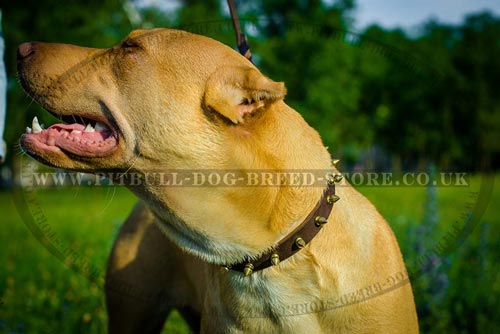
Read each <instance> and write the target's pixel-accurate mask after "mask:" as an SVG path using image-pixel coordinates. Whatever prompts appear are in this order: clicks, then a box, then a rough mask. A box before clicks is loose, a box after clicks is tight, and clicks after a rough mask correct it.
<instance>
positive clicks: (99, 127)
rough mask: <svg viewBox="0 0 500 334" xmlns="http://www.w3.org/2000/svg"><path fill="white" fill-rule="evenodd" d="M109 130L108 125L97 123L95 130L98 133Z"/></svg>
mask: <svg viewBox="0 0 500 334" xmlns="http://www.w3.org/2000/svg"><path fill="white" fill-rule="evenodd" d="M107 129H108V127H107V126H106V125H104V124H102V123H101V122H97V123H95V130H96V131H105V130H107Z"/></svg>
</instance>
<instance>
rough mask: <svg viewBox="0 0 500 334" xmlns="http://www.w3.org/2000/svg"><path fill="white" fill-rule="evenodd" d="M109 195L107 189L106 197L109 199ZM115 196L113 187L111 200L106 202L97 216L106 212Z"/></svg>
mask: <svg viewBox="0 0 500 334" xmlns="http://www.w3.org/2000/svg"><path fill="white" fill-rule="evenodd" d="M109 193H110V190H109V189H108V191H107V192H106V197H109ZM115 195H116V187H113V192H112V193H111V198H110V199H109V200H108V201H107V203H106V205H105V206H104V208H103V209H102V210H101V212H100V213H99V214H98V216H102V215H103V214H104V213H105V212H106V210H107V209H108V208H109V206H110V205H111V202H113V199H114V198H115Z"/></svg>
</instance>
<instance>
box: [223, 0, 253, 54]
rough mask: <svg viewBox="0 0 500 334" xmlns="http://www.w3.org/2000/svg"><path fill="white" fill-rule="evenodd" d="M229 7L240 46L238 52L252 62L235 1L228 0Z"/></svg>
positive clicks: (237, 42)
mask: <svg viewBox="0 0 500 334" xmlns="http://www.w3.org/2000/svg"><path fill="white" fill-rule="evenodd" d="M227 4H228V6H229V12H230V13H231V18H232V19H233V27H234V30H235V31H236V44H237V45H238V50H239V51H240V53H241V54H242V55H243V56H244V57H245V58H246V59H248V60H250V62H252V53H251V52H250V45H248V43H247V37H246V36H245V34H244V33H243V31H241V26H240V21H239V20H238V13H237V12H236V6H235V5H234V1H233V0H227Z"/></svg>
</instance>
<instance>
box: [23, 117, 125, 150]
mask: <svg viewBox="0 0 500 334" xmlns="http://www.w3.org/2000/svg"><path fill="white" fill-rule="evenodd" d="M84 129H85V126H84V125H82V124H78V123H74V124H54V125H51V126H50V127H49V128H48V129H46V130H42V131H41V132H38V133H30V134H26V135H27V136H29V137H31V138H32V139H33V140H34V142H35V143H36V144H35V145H37V146H40V148H42V149H43V148H44V147H45V148H47V146H49V149H50V147H59V148H60V149H62V150H64V151H67V152H70V153H73V154H76V155H80V156H87V157H100V156H105V155H108V154H109V153H111V152H112V151H114V150H115V149H116V147H117V141H116V138H115V136H113V133H112V132H111V131H110V130H108V129H105V130H101V131H97V130H94V131H92V132H84V131H83V130H84Z"/></svg>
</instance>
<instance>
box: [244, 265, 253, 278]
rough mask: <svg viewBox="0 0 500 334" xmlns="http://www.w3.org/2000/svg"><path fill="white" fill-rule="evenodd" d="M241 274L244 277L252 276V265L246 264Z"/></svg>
mask: <svg viewBox="0 0 500 334" xmlns="http://www.w3.org/2000/svg"><path fill="white" fill-rule="evenodd" d="M243 273H244V274H245V276H250V275H252V273H253V264H251V263H247V264H246V265H245V268H243Z"/></svg>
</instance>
